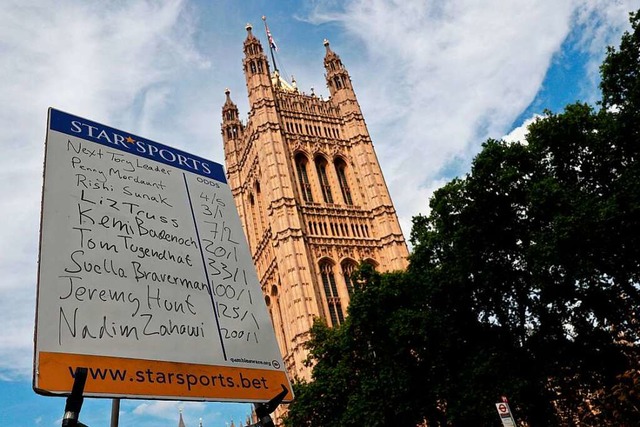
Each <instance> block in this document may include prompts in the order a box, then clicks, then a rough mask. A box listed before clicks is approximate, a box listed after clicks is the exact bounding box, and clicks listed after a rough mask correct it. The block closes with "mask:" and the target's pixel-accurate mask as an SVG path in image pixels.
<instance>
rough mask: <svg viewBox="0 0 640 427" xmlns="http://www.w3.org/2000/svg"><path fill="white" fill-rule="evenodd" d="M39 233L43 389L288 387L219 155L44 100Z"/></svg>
mask: <svg viewBox="0 0 640 427" xmlns="http://www.w3.org/2000/svg"><path fill="white" fill-rule="evenodd" d="M40 233H41V235H40V260H39V272H38V295H37V319H36V344H35V367H34V389H35V390H36V391H37V392H39V393H47V394H62V393H69V392H70V390H71V388H72V384H73V373H74V372H75V368H76V367H86V368H88V371H89V372H88V378H87V383H86V386H85V395H87V396H101V397H135V398H159V399H162V398H167V399H175V398H179V399H183V400H189V399H191V400H228V401H238V402H241V401H246V402H256V401H267V400H269V399H271V398H273V397H274V396H275V395H276V394H278V393H279V392H280V391H282V388H281V387H282V386H281V385H284V386H285V387H286V388H287V389H289V394H288V395H287V398H288V399H285V401H288V400H290V399H291V398H292V396H293V395H292V392H291V385H290V383H289V380H288V378H287V375H286V372H285V367H284V364H283V362H282V358H281V355H280V351H279V349H278V346H277V343H276V340H275V335H274V332H273V326H272V323H271V320H270V319H269V314H268V312H267V309H266V306H265V304H264V299H263V296H262V292H261V289H260V284H259V281H258V278H257V275H256V272H255V268H254V266H253V263H252V259H251V255H250V253H249V249H248V246H247V243H246V239H245V237H244V233H243V231H242V227H241V224H240V219H239V217H238V213H237V211H236V208H235V204H234V201H233V197H232V195H231V191H230V189H229V186H228V185H227V183H226V180H225V176H224V172H223V169H222V166H221V165H219V164H216V163H214V162H211V161H209V160H205V159H202V158H200V157H197V156H194V155H191V154H188V153H185V152H183V151H180V150H177V149H174V148H171V147H167V146H165V145H162V144H159V143H156V142H153V141H149V140H147V139H144V138H141V137H138V136H135V135H132V134H129V133H127V132H123V131H119V130H116V129H112V128H110V127H107V126H104V125H101V124H98V123H95V122H92V121H89V120H86V119H82V118H79V117H75V116H72V115H69V114H66V113H63V112H61V111H57V110H54V109H50V110H49V121H48V132H47V141H46V153H45V172H44V186H43V196H42V218H41V232H40Z"/></svg>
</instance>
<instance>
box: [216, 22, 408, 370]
mask: <svg viewBox="0 0 640 427" xmlns="http://www.w3.org/2000/svg"><path fill="white" fill-rule="evenodd" d="M247 32H248V34H247V38H246V40H245V42H244V59H243V68H244V74H245V78H246V83H247V91H248V94H249V105H250V112H249V118H248V120H247V122H246V123H243V122H242V121H241V120H240V119H239V113H238V108H237V106H236V105H235V104H234V103H233V102H232V101H231V98H230V94H229V91H227V92H226V95H227V98H226V102H225V104H224V106H223V107H222V119H223V121H222V138H223V142H224V152H225V163H226V168H227V176H228V182H229V185H230V187H231V191H232V193H233V196H234V199H235V202H236V205H237V208H238V211H239V213H240V218H241V221H242V224H243V226H244V230H245V233H246V235H247V239H248V241H249V247H250V250H251V254H252V256H253V261H254V263H255V266H256V269H257V272H258V277H259V278H260V282H261V285H262V290H263V294H264V299H265V301H266V304H267V306H268V308H269V312H270V313H271V318H272V319H273V325H274V328H275V332H276V337H277V340H278V344H279V345H280V349H281V351H282V354H283V358H284V360H285V363H286V365H287V368H288V370H289V373H290V374H291V376H293V377H299V378H306V379H308V378H309V377H310V375H309V374H310V371H309V368H306V367H305V366H304V364H303V361H304V359H305V358H306V356H307V353H306V351H305V349H304V346H303V344H304V343H305V341H306V340H307V339H308V331H309V328H310V327H311V325H312V324H313V321H314V318H316V317H321V318H324V319H325V320H326V322H327V323H328V324H329V325H333V326H335V325H338V324H340V323H341V322H343V321H344V319H345V315H346V309H347V305H348V304H349V297H350V294H351V291H352V283H351V279H350V273H351V272H352V271H353V270H354V269H355V268H356V267H357V264H358V263H359V262H368V263H370V264H372V265H373V266H374V267H375V268H376V269H377V270H378V271H392V270H402V269H404V268H406V266H407V256H408V250H407V246H406V243H405V241H404V238H403V236H402V231H401V229H400V225H399V223H398V219H397V216H396V212H395V209H394V207H393V204H392V202H391V198H390V196H389V191H388V189H387V186H386V184H385V181H384V178H383V176H382V171H381V170H380V165H379V164H378V160H377V158H376V154H375V151H374V149H373V145H372V143H371V138H370V136H369V132H368V130H367V126H366V124H365V121H364V118H363V116H362V112H361V111H360V106H359V104H358V100H357V99H356V94H355V92H354V90H353V87H352V85H351V79H350V77H349V73H348V72H347V69H346V68H345V67H344V66H343V64H342V62H341V61H340V57H339V56H338V55H336V54H335V53H334V52H333V51H332V50H331V48H330V47H329V43H328V42H327V41H325V46H326V55H325V57H324V67H325V69H326V80H327V86H328V88H329V91H330V99H328V100H323V99H321V98H319V97H317V96H315V95H314V94H311V95H306V94H303V93H300V92H299V91H298V90H297V89H296V87H295V82H294V84H293V85H290V84H288V83H287V82H285V81H284V80H283V79H282V78H280V76H279V75H278V72H277V70H276V71H275V72H274V73H271V72H270V71H269V64H268V62H267V56H266V55H265V53H264V51H263V49H262V45H261V43H260V41H259V40H258V39H257V38H256V37H255V36H254V35H253V34H252V32H251V26H249V25H248V26H247Z"/></svg>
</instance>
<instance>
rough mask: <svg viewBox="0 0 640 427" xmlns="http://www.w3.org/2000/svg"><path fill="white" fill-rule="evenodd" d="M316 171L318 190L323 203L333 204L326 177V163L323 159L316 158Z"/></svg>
mask: <svg viewBox="0 0 640 427" xmlns="http://www.w3.org/2000/svg"><path fill="white" fill-rule="evenodd" d="M316 171H317V172H318V179H319V180H320V188H321V189H322V197H323V199H324V201H325V203H333V196H332V195H331V186H330V185H329V177H328V176H327V161H326V160H325V159H324V157H316Z"/></svg>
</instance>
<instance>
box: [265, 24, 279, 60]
mask: <svg viewBox="0 0 640 427" xmlns="http://www.w3.org/2000/svg"><path fill="white" fill-rule="evenodd" d="M262 20H263V21H264V29H265V30H266V31H267V39H269V46H271V49H273V50H275V51H276V52H277V51H278V46H277V45H276V42H275V41H274V40H273V36H272V35H271V31H269V26H268V25H267V18H266V17H264V16H263V17H262Z"/></svg>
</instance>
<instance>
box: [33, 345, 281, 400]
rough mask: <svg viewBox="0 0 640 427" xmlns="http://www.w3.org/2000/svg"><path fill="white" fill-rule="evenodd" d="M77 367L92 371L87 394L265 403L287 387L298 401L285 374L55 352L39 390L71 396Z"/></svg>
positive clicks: (41, 363) (40, 375) (45, 355)
mask: <svg viewBox="0 0 640 427" xmlns="http://www.w3.org/2000/svg"><path fill="white" fill-rule="evenodd" d="M77 367H83V368H87V370H88V374H87V382H86V385H85V389H84V390H85V391H84V395H85V396H95V397H113V398H117V397H129V398H139V399H177V400H212V401H234V402H262V401H268V400H270V399H271V398H273V397H274V396H275V395H277V394H278V393H280V392H281V391H282V385H284V386H285V387H286V388H287V390H289V394H287V396H286V398H285V399H284V401H285V402H290V401H291V399H292V397H293V393H292V391H291V386H290V384H289V380H288V379H287V376H286V374H285V373H284V372H282V371H273V370H266V369H252V368H237V367H228V366H211V365H200V364H190V363H175V362H164V361H157V360H144V359H126V358H120V357H107V356H92V355H83V354H71V353H52V352H40V353H39V354H38V364H37V367H36V369H37V370H36V374H35V375H36V377H35V381H34V389H35V391H36V392H37V393H40V394H69V393H70V392H71V388H72V387H73V374H74V373H75V369H76V368H77Z"/></svg>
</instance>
